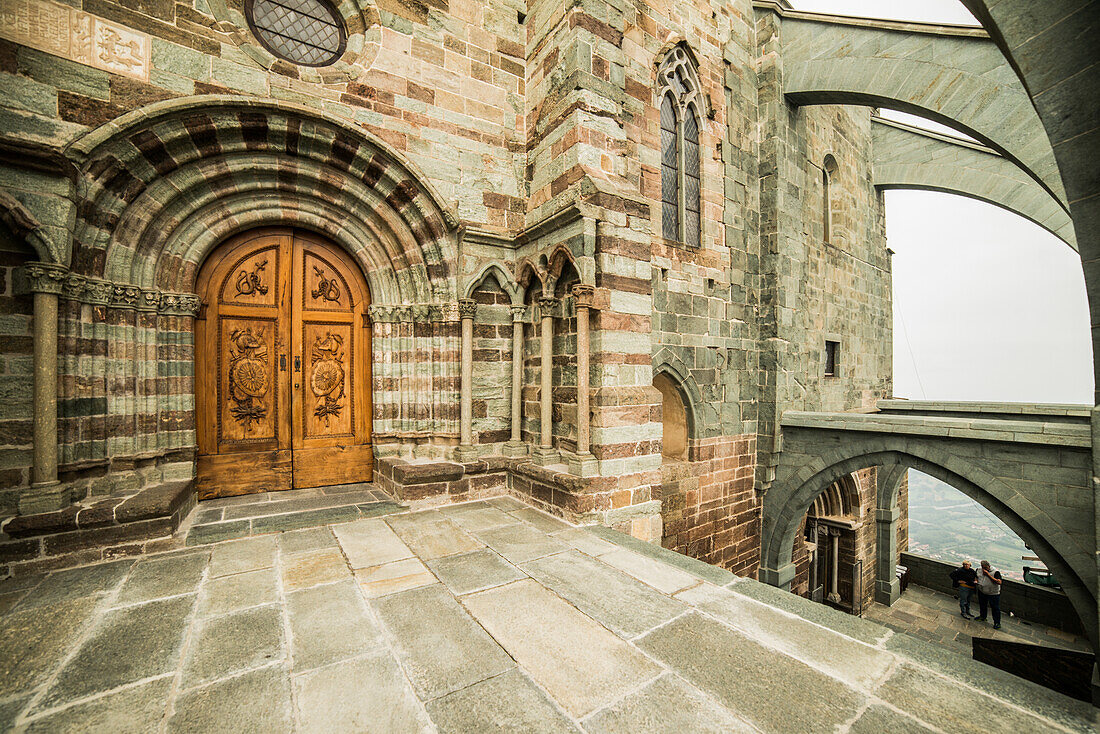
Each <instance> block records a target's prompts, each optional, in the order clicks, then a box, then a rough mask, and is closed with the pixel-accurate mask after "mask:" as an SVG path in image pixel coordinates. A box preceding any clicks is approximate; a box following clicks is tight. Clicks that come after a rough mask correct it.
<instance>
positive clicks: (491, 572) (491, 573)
mask: <svg viewBox="0 0 1100 734" xmlns="http://www.w3.org/2000/svg"><path fill="white" fill-rule="evenodd" d="M428 566H429V567H430V568H431V569H432V573H434V574H435V576H436V577H437V578H438V579H439V580H440V581H442V582H443V583H444V584H446V586H447V588H448V589H450V590H451V593H453V594H456V595H459V596H461V595H462V594H469V593H471V592H474V591H482V590H484V589H488V588H491V587H493V586H500V585H501V584H507V583H511V582H512V581H518V580H520V579H522V578H524V577H525V574H524V573H523V572H522V571H520V570H519V569H518V568H516V567H515V566H513V565H512V564H511V563H508V561H506V560H504V559H503V558H501V557H500V556H499V555H497V554H496V553H494V552H493V551H491V550H489V549H487V548H482V549H480V550H476V551H471V552H470V553H463V554H462V555H458V556H447V557H446V558H437V559H435V560H433V561H428Z"/></svg>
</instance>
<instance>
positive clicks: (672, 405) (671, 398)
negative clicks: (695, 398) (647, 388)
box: [653, 371, 691, 461]
mask: <svg viewBox="0 0 1100 734" xmlns="http://www.w3.org/2000/svg"><path fill="white" fill-rule="evenodd" d="M653 387H655V388H657V391H658V392H659V393H661V422H662V428H661V455H662V457H664V458H670V459H674V460H678V461H679V460H684V459H687V458H688V436H690V435H691V420H690V417H689V416H690V413H689V412H688V407H687V406H688V401H687V399H686V398H685V397H684V392H683V390H682V389H681V388H680V385H679V383H677V382H676V380H674V379H673V378H672V376H671V375H670V374H669V373H668V372H667V371H661V372H657V373H655V374H654V375H653Z"/></svg>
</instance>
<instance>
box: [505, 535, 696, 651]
mask: <svg viewBox="0 0 1100 734" xmlns="http://www.w3.org/2000/svg"><path fill="white" fill-rule="evenodd" d="M522 568H523V570H524V571H526V572H527V573H528V574H530V575H531V577H532V578H534V579H535V580H536V581H538V582H539V583H540V584H542V585H543V586H545V587H546V588H548V589H550V590H551V591H553V592H554V593H556V594H558V595H559V596H561V597H562V598H563V599H565V600H566V601H568V602H570V603H571V604H573V605H574V606H576V607H577V609H579V610H581V611H582V612H584V613H585V614H587V615H588V616H590V617H592V618H593V619H595V620H596V621H597V622H599V623H601V624H603V625H604V626H605V627H607V628H608V629H610V630H612V631H613V632H616V633H617V634H619V635H621V636H623V637H636V636H637V635H640V634H642V633H643V632H648V631H649V630H651V629H653V628H654V627H656V626H657V625H660V624H664V623H665V622H668V621H669V620H671V619H672V618H673V617H676V616H677V615H679V614H682V613H683V612H685V611H687V605H686V604H683V603H681V602H678V601H676V600H674V599H670V598H668V596H666V595H664V594H662V593H660V592H659V591H657V590H655V589H654V588H653V587H651V586H648V585H647V584H643V583H642V582H640V581H638V580H637V579H635V578H633V577H632V576H629V575H627V574H625V573H623V572H621V571H618V570H617V569H614V568H608V566H607V565H606V564H604V563H601V562H600V561H598V560H596V559H594V558H590V557H588V556H586V555H584V554H583V553H580V552H579V551H566V552H564V553H556V554H554V555H552V556H546V557H544V558H539V559H536V560H534V561H530V562H528V563H525V564H523V567H522Z"/></svg>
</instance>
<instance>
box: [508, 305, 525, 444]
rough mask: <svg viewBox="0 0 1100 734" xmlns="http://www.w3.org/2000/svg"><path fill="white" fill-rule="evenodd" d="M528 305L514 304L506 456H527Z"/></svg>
mask: <svg viewBox="0 0 1100 734" xmlns="http://www.w3.org/2000/svg"><path fill="white" fill-rule="evenodd" d="M526 313H527V307H526V306H512V437H511V439H509V440H508V442H507V443H505V444H504V455H505V456H526V455H527V446H526V445H525V444H524V443H523V438H522V433H521V430H522V428H523V317H524V315H525V314H526Z"/></svg>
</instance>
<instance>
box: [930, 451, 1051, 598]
mask: <svg viewBox="0 0 1100 734" xmlns="http://www.w3.org/2000/svg"><path fill="white" fill-rule="evenodd" d="M909 552H910V553H916V554H917V555H922V556H928V557H930V558H936V559H939V560H942V561H950V562H954V563H957V562H961V561H964V560H969V561H973V562H974V565H975V566H977V563H978V561H980V560H982V559H983V558H984V559H985V560H987V561H989V562H990V563H992V564H993V566H994V568H997V569H1000V571H1001V573H1002V574H1003V575H1004V576H1005V577H1006V578H1014V579H1021V578H1022V577H1023V571H1022V570H1021V569H1022V567H1023V566H1025V565H1027V566H1042V564H1041V563H1037V562H1035V561H1023V560H1021V559H1020V556H1033V555H1035V554H1034V553H1033V552H1032V551H1030V550H1028V549H1027V548H1026V547H1025V546H1024V543H1023V541H1022V540H1020V539H1019V538H1018V537H1016V535H1015V533H1013V532H1012V531H1011V530H1009V529H1008V526H1006V525H1005V524H1004V523H1002V522H1001V521H1000V520H998V519H997V518H995V517H994V516H993V515H992V514H990V513H989V512H988V511H987V510H985V509H984V508H983V507H982V506H981V505H979V504H978V503H976V502H974V501H973V500H971V499H970V498H969V497H967V496H966V495H964V494H963V493H962V492H960V491H959V490H957V489H955V488H954V487H952V486H950V485H948V484H944V483H943V482H941V481H940V480H938V479H935V478H933V477H930V476H928V475H927V474H921V473H920V472H918V471H914V470H912V469H910V470H909Z"/></svg>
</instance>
